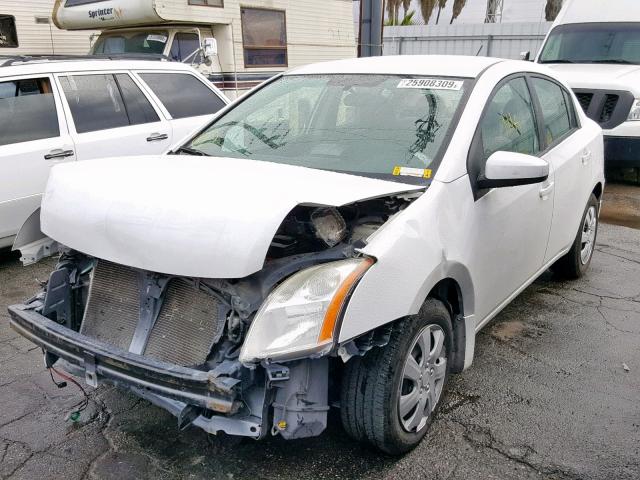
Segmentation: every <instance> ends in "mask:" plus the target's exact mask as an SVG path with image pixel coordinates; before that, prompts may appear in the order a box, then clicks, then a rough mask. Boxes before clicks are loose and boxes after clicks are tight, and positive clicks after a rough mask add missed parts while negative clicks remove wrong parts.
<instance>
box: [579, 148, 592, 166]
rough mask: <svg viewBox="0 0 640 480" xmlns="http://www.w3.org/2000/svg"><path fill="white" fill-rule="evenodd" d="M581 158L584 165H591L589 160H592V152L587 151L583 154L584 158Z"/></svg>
mask: <svg viewBox="0 0 640 480" xmlns="http://www.w3.org/2000/svg"><path fill="white" fill-rule="evenodd" d="M580 158H581V160H582V164H583V165H586V164H587V163H589V160H591V151H590V150H585V151H584V153H583V154H582V157H580Z"/></svg>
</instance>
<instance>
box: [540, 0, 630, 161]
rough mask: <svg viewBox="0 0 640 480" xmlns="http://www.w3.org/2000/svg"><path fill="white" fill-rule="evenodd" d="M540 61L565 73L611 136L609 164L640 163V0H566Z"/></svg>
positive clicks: (585, 106)
mask: <svg viewBox="0 0 640 480" xmlns="http://www.w3.org/2000/svg"><path fill="white" fill-rule="evenodd" d="M537 62H539V63H545V64H548V66H550V67H551V68H553V69H554V70H556V71H557V72H558V73H560V74H561V75H562V76H563V77H564V78H565V80H566V81H567V82H568V83H569V85H570V86H571V88H572V89H573V90H574V92H575V94H576V96H577V97H578V100H579V102H580V104H581V106H582V108H583V109H584V111H585V113H586V114H587V116H588V117H590V118H591V119H593V120H595V121H596V122H598V123H599V124H600V126H601V127H602V129H603V130H604V135H605V161H606V165H607V166H608V167H613V168H620V167H636V168H637V167H640V2H639V1H638V0H616V1H615V2H605V1H603V0H565V4H564V6H563V7H562V10H561V11H560V13H559V14H558V16H557V18H556V21H555V22H554V23H553V26H552V28H551V30H550V32H549V34H548V35H547V38H546V39H545V42H544V44H543V46H542V48H541V49H540V52H539V54H538V57H537Z"/></svg>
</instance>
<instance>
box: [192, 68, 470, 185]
mask: <svg viewBox="0 0 640 480" xmlns="http://www.w3.org/2000/svg"><path fill="white" fill-rule="evenodd" d="M466 87H467V83H466V82H465V81H464V80H462V79H450V78H418V77H416V78H407V77H400V76H391V75H290V76H284V77H281V78H279V79H278V80H275V81H274V82H272V83H271V84H269V85H267V86H265V87H264V88H262V89H261V90H259V91H257V92H255V93H254V94H253V95H251V96H249V97H248V98H247V99H246V100H244V101H242V102H241V103H239V104H238V105H237V106H235V108H233V109H232V110H230V111H229V112H227V113H226V114H224V115H223V116H221V117H219V118H217V119H216V120H215V121H214V123H213V124H211V125H209V126H208V127H207V128H206V129H205V130H204V131H203V132H201V133H200V134H198V135H197V136H196V137H195V138H194V139H193V140H192V141H191V142H189V143H188V144H187V145H185V151H187V153H194V152H196V153H197V152H202V153H204V154H206V155H210V156H215V157H237V158H249V159H253V160H263V161H270V162H277V163H285V164H289V165H299V166H304V167H309V168H317V169H323V170H333V171H340V172H344V173H353V174H359V175H366V176H372V177H376V178H385V179H389V180H398V181H402V182H406V181H408V180H413V181H414V182H424V181H425V179H429V178H431V176H432V174H433V173H434V170H435V168H436V166H437V163H438V161H439V158H440V156H441V150H442V149H444V147H446V145H444V143H445V139H446V138H448V135H447V134H448V132H449V131H450V130H451V129H452V128H453V127H454V123H455V122H454V118H455V117H456V112H457V111H458V109H459V108H460V105H461V103H462V102H461V100H462V98H463V95H464V92H465V88H466ZM189 150H190V152H189ZM411 177H413V178H411Z"/></svg>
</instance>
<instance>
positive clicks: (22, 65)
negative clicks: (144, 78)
mask: <svg viewBox="0 0 640 480" xmlns="http://www.w3.org/2000/svg"><path fill="white" fill-rule="evenodd" d="M92 70H170V71H172V70H173V71H193V69H192V68H191V67H190V66H189V65H187V64H185V63H180V62H168V61H151V60H125V59H114V60H92V59H88V58H84V57H80V58H73V57H63V58H60V59H57V58H55V57H29V56H25V57H19V56H16V57H0V77H8V76H14V75H30V74H38V73H60V72H86V71H92Z"/></svg>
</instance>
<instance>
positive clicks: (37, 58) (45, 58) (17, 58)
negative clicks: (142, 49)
mask: <svg viewBox="0 0 640 480" xmlns="http://www.w3.org/2000/svg"><path fill="white" fill-rule="evenodd" d="M3 60H6V61H4V62H2V61H3ZM73 60H148V61H156V62H157V61H169V62H171V61H173V60H171V59H170V58H169V57H167V56H166V55H161V54H147V53H121V54H114V53H111V54H96V55H0V62H2V63H0V67H9V66H11V65H15V64H17V63H37V62H66V61H73Z"/></svg>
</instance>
